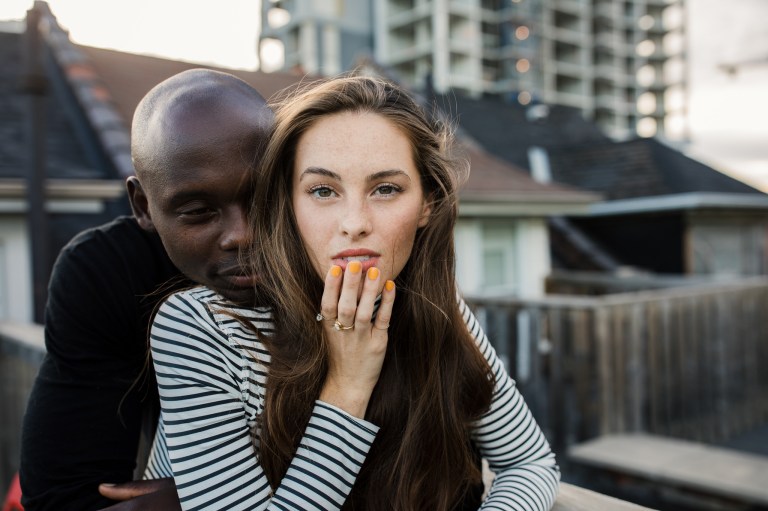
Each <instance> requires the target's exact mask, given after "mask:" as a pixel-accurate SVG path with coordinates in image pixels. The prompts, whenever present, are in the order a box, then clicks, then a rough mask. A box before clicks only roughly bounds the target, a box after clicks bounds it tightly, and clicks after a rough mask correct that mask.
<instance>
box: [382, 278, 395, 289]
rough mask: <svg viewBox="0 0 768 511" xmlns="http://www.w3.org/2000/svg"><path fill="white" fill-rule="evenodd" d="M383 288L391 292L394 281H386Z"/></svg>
mask: <svg viewBox="0 0 768 511" xmlns="http://www.w3.org/2000/svg"><path fill="white" fill-rule="evenodd" d="M384 287H385V288H386V289H387V291H392V290H393V289H395V283H394V281H392V280H388V281H387V282H386V283H385V284H384Z"/></svg>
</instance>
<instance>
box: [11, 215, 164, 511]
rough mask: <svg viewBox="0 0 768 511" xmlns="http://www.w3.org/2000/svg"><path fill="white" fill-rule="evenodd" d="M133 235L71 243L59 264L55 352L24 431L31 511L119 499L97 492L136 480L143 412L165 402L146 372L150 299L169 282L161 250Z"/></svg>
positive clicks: (49, 336) (52, 305)
mask: <svg viewBox="0 0 768 511" xmlns="http://www.w3.org/2000/svg"><path fill="white" fill-rule="evenodd" d="M135 229H138V227H137V226H135ZM135 229H134V228H133V227H130V226H129V228H128V229H127V231H126V229H122V230H118V231H117V232H111V231H110V232H111V234H109V233H105V232H99V234H98V235H92V236H90V237H86V238H84V239H81V240H80V241H79V242H77V243H74V244H70V245H69V246H68V247H67V248H65V250H64V251H62V253H61V254H60V256H59V258H58V260H57V262H56V265H55V266H54V270H53V273H52V277H51V282H50V286H49V301H48V304H47V307H46V329H45V334H46V348H47V350H48V353H47V354H46V358H45V360H44V362H43V365H42V367H41V369H40V372H39V374H38V377H37V380H36V381H35V385H34V387H33V390H32V393H31V395H30V399H29V402H28V405H27V413H26V415H25V418H24V425H23V430H22V445H21V450H22V453H21V454H22V455H21V470H20V476H21V484H22V494H23V497H22V498H23V500H22V502H23V504H24V506H25V508H26V509H27V510H29V511H35V510H48V509H56V510H66V509H77V510H89V509H91V510H93V509H101V508H104V507H107V506H109V505H111V504H114V501H112V500H109V499H107V498H105V497H103V496H102V495H101V494H99V492H98V485H99V483H104V482H112V483H119V482H123V481H129V480H131V479H132V476H133V470H134V465H135V460H136V452H137V446H138V441H139V435H140V429H141V418H142V409H143V408H144V407H145V406H150V405H151V404H153V403H154V402H155V401H156V399H157V398H156V390H155V383H154V378H153V376H151V372H150V373H147V369H146V368H147V367H148V366H147V358H146V357H147V345H146V328H147V324H148V321H149V317H148V312H149V311H150V310H151V308H152V306H151V304H143V302H142V300H143V296H144V295H145V294H148V293H149V292H150V290H151V289H154V288H155V287H156V285H157V284H159V283H161V282H162V281H160V282H154V281H155V280H158V279H162V278H165V275H163V272H161V271H157V268H156V264H155V262H156V261H158V259H154V260H153V259H152V257H154V256H153V255H152V254H151V253H152V251H156V250H158V249H159V250H160V251H161V254H162V248H161V247H160V246H159V245H158V247H160V248H157V247H154V246H153V245H152V243H148V240H149V239H148V238H145V237H143V236H142V235H141V233H140V232H138V231H136V230H135ZM142 244H143V245H142ZM160 260H161V259H160ZM153 261H155V262H153ZM155 301H156V300H155ZM145 309H146V310H145ZM145 316H147V317H145Z"/></svg>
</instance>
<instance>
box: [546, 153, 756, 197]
mask: <svg viewBox="0 0 768 511" xmlns="http://www.w3.org/2000/svg"><path fill="white" fill-rule="evenodd" d="M549 163H550V170H551V172H552V178H553V179H554V180H555V181H557V182H560V183H566V184H569V185H571V186H577V187H580V188H584V189H587V190H591V191H594V192H598V193H601V194H603V196H604V197H605V198H606V200H620V199H631V198H639V197H650V196H660V195H673V194H681V193H691V192H718V193H744V194H759V195H765V194H764V193H763V192H761V191H760V190H758V189H756V188H753V187H751V186H749V185H747V184H745V183H743V182H741V181H738V180H736V179H734V178H732V177H729V176H727V175H726V174H723V173H722V172H719V171H717V170H715V169H713V168H711V167H709V166H707V165H704V164H703V163H700V162H698V161H696V160H693V159H691V158H688V157H687V156H685V155H684V154H682V153H680V152H679V151H677V150H675V149H673V148H671V147H669V146H667V145H665V144H663V143H661V142H659V141H658V140H655V139H651V138H637V139H634V140H629V141H626V142H609V143H592V144H587V145H579V146H568V147H559V148H551V149H550V150H549Z"/></svg>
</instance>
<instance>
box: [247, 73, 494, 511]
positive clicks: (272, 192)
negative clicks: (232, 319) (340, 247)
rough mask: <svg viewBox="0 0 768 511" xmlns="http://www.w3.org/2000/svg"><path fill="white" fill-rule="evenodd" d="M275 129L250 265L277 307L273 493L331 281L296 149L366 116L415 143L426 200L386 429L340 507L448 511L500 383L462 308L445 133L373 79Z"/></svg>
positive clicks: (297, 110) (315, 360) (270, 429)
mask: <svg viewBox="0 0 768 511" xmlns="http://www.w3.org/2000/svg"><path fill="white" fill-rule="evenodd" d="M275 109H276V124H275V129H274V132H273V134H272V138H271V142H270V145H269V147H268V149H267V151H266V154H265V156H264V160H263V162H262V166H261V168H260V170H259V171H258V172H257V173H256V174H255V179H256V180H257V181H258V182H257V186H255V190H256V193H255V197H254V202H253V205H252V211H251V214H250V222H251V226H252V228H253V233H254V238H253V239H254V240H256V241H255V242H254V243H253V246H252V247H251V250H250V254H249V262H250V264H251V265H252V266H253V268H252V269H253V270H254V271H255V272H256V273H257V274H258V275H259V285H258V289H257V295H258V296H257V300H258V302H257V303H259V304H264V305H269V306H271V307H272V308H273V310H274V318H275V333H274V335H272V336H266V335H261V334H259V337H260V338H261V340H262V341H263V342H264V343H265V344H266V346H267V348H268V350H269V353H270V358H271V361H270V367H269V376H268V378H267V383H266V398H265V405H264V411H263V414H262V416H261V420H260V422H259V425H258V427H259V429H260V442H259V457H260V463H261V465H262V466H263V468H264V470H265V471H266V474H267V477H268V479H269V482H270V484H271V485H272V487H273V488H276V487H277V486H278V485H279V483H280V481H281V479H282V478H283V476H284V475H285V473H286V471H287V469H288V467H289V465H290V463H291V460H292V458H293V457H294V454H295V452H296V449H297V447H298V444H299V442H300V440H301V438H302V435H303V433H304V430H305V428H306V426H307V423H308V421H309V417H310V415H311V412H312V409H313V407H314V403H315V400H316V399H317V398H318V396H319V395H320V390H321V388H322V385H323V382H324V380H325V377H326V373H327V369H328V348H327V346H326V339H325V337H324V334H323V329H322V326H321V324H320V323H318V322H317V321H315V315H316V314H317V311H318V310H319V306H320V297H321V295H322V292H323V281H322V279H321V277H319V276H318V275H317V272H316V271H315V270H314V268H313V267H312V265H311V263H310V259H309V257H308V255H307V252H306V250H305V249H304V247H303V244H302V239H301V236H300V234H299V232H298V231H297V228H296V221H295V218H294V213H293V209H292V203H291V182H292V175H293V165H294V157H295V152H296V146H297V144H298V142H299V139H300V138H301V135H302V134H303V133H304V132H305V131H306V130H307V129H308V128H309V127H310V126H312V124H313V123H314V122H316V121H317V120H318V118H320V117H322V116H326V115H331V114H334V113H339V112H347V111H352V112H372V113H375V114H378V115H382V116H384V117H385V118H387V119H389V120H390V121H391V122H393V123H394V124H395V125H396V126H398V127H399V129H400V130H401V131H402V132H403V134H404V135H406V136H407V137H408V139H409V140H410V143H411V147H412V149H413V158H414V161H415V163H416V166H417V168H418V170H419V173H420V175H421V180H422V185H423V189H424V193H425V197H427V198H428V200H430V201H431V203H432V211H431V214H430V218H429V221H428V224H427V225H426V226H425V227H423V228H421V229H419V230H418V232H417V234H416V240H415V243H414V247H413V251H412V253H411V255H410V258H409V260H408V262H407V263H406V265H405V268H404V269H403V271H402V272H401V273H400V274H399V275H398V276H397V279H396V284H397V298H396V299H395V305H394V310H393V314H392V321H391V326H390V328H389V340H388V345H387V353H386V357H385V360H384V365H383V367H382V370H381V375H380V377H379V381H378V383H377V385H376V387H375V389H374V391H373V395H372V396H371V399H370V402H369V405H368V409H367V411H366V415H365V418H366V420H368V421H370V422H372V423H374V424H376V425H377V426H379V427H380V430H379V432H378V434H377V437H376V440H375V441H374V444H373V445H372V447H371V450H370V452H369V454H368V457H367V459H366V461H365V463H364V465H363V467H362V469H361V471H360V474H359V475H358V477H357V480H356V482H355V485H354V487H353V490H352V493H351V495H350V496H349V498H348V499H347V502H346V504H345V509H366V510H379V509H381V510H383V509H387V510H391V509H396V510H423V509H429V510H448V509H451V508H452V507H453V506H454V505H455V504H456V503H457V502H458V501H459V500H461V498H462V496H463V495H464V493H465V492H466V491H467V490H468V488H469V486H470V485H471V484H476V483H477V482H479V481H480V477H481V474H480V471H479V470H478V466H477V463H476V460H474V459H473V454H472V447H471V444H470V429H471V425H472V423H473V421H475V420H477V419H478V418H479V417H480V416H481V415H482V414H483V413H484V412H485V411H486V410H487V409H488V407H489V406H490V401H491V394H492V392H493V385H494V381H493V375H492V373H491V370H490V367H489V366H488V364H487V362H486V361H485V359H484V358H483V356H482V354H481V353H480V352H479V350H478V348H477V347H476V345H475V343H474V341H473V339H472V337H471V336H470V334H469V332H468V331H467V328H466V326H465V324H464V321H463V319H462V317H461V314H460V311H459V308H458V305H457V299H456V297H457V290H456V286H455V281H454V258H455V256H454V243H453V227H454V223H455V221H456V215H457V207H458V206H457V183H458V171H457V169H458V166H457V165H455V162H454V160H453V159H452V158H451V157H450V147H449V145H450V141H451V134H450V132H449V130H448V129H447V128H446V126H445V125H444V124H441V123H439V122H435V121H431V120H429V119H428V117H427V116H426V114H425V113H424V112H423V111H422V110H421V109H420V108H419V106H418V105H417V104H416V103H415V101H414V100H413V99H412V98H411V97H410V96H408V95H407V94H406V93H405V92H404V91H403V90H402V89H399V88H398V87H396V86H394V85H392V84H390V83H388V82H385V81H382V80H379V79H373V78H366V77H353V76H350V77H341V78H334V79H331V80H328V81H323V82H320V83H313V84H310V85H309V86H304V88H302V89H301V90H299V91H298V92H295V93H294V94H292V95H290V96H286V97H285V98H284V99H282V100H281V101H280V102H278V103H276V107H275Z"/></svg>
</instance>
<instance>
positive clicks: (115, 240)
mask: <svg viewBox="0 0 768 511" xmlns="http://www.w3.org/2000/svg"><path fill="white" fill-rule="evenodd" d="M137 242H138V243H139V245H146V246H151V247H155V246H156V245H158V244H159V245H160V246H162V244H161V243H160V239H159V237H158V236H157V234H156V233H150V232H147V231H145V230H144V229H142V228H141V227H140V226H139V223H138V222H137V221H136V219H135V218H134V217H132V216H119V217H117V218H115V219H114V220H112V221H110V222H107V223H105V224H102V225H97V226H95V227H90V228H88V229H85V230H83V231H80V232H79V233H78V234H76V235H75V236H74V237H73V238H72V239H71V240H70V241H69V242H68V243H67V244H66V245H65V246H64V249H63V250H65V251H72V250H78V249H81V248H83V247H90V246H98V245H125V246H135V245H136V244H137Z"/></svg>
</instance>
